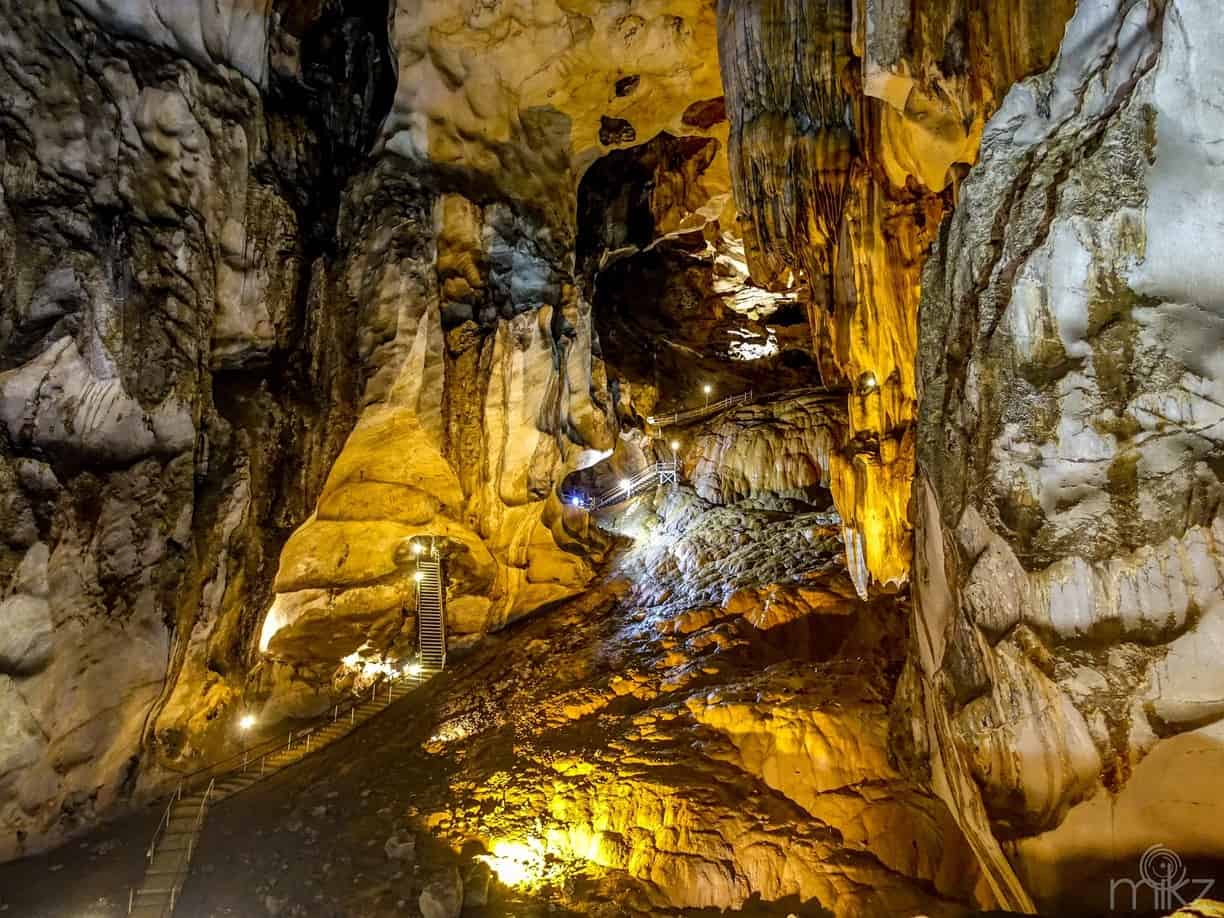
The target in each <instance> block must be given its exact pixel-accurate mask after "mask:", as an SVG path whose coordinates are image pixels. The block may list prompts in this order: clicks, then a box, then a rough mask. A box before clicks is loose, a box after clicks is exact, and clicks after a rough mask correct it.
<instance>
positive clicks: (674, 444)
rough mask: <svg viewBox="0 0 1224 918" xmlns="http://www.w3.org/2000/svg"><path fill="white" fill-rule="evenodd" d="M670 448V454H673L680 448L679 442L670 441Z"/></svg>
mask: <svg viewBox="0 0 1224 918" xmlns="http://www.w3.org/2000/svg"><path fill="white" fill-rule="evenodd" d="M671 448H672V452H673V453H674V452H675V451H676V450H678V449H679V448H680V441H679V440H672V441H671Z"/></svg>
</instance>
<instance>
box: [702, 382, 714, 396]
mask: <svg viewBox="0 0 1224 918" xmlns="http://www.w3.org/2000/svg"><path fill="white" fill-rule="evenodd" d="M701 391H702V392H704V393H705V394H706V395H709V394H710V393H711V392H713V391H714V389H713V387H711V386H710V384H709V383H706V384H705V385H704V386H702V387H701Z"/></svg>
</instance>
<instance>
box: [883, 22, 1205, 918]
mask: <svg viewBox="0 0 1224 918" xmlns="http://www.w3.org/2000/svg"><path fill="white" fill-rule="evenodd" d="M1217 13H1218V11H1217V10H1216V9H1215V8H1214V5H1213V4H1210V3H1205V2H1201V0H1170V2H1168V3H1159V4H1157V3H1128V2H1113V0H1095V2H1091V3H1080V5H1079V8H1078V10H1077V12H1076V15H1075V17H1074V19H1073V20H1072V22H1071V24H1070V25H1069V26H1068V30H1067V34H1066V37H1065V39H1064V41H1063V46H1062V50H1061V52H1060V57H1059V60H1058V61H1057V63H1056V64H1055V65H1054V66H1053V67H1052V68H1051V69H1050V71H1049V72H1047V73H1045V74H1043V75H1041V76H1039V77H1035V78H1033V79H1031V80H1028V81H1025V82H1024V83H1022V84H1020V85H1019V86H1017V87H1016V88H1015V89H1013V90H1012V92H1011V94H1010V95H1009V96H1008V98H1007V100H1006V102H1005V104H1004V105H1003V107H1002V108H1001V110H1000V111H999V112H998V114H997V115H996V116H995V117H994V119H993V120H992V121H991V122H990V123H989V125H988V126H987V128H986V132H985V135H984V137H983V140H982V153H981V163H980V164H979V165H978V166H977V167H976V168H975V169H974V170H973V172H972V173H971V174H970V176H969V178H968V180H967V181H966V182H965V184H964V186H963V187H962V189H961V200H960V204H959V206H958V208H957V210H956V212H955V214H954V216H953V218H952V220H951V223H950V225H949V226H948V227H947V228H946V231H945V233H944V234H943V237H942V240H941V244H940V246H939V247H938V249H937V251H936V252H935V254H934V256H933V257H932V258H931V260H930V261H929V263H928V266H927V272H926V276H925V278H924V281H925V283H924V292H923V302H922V313H921V321H920V328H921V331H922V340H921V342H920V356H919V365H920V372H921V377H922V383H923V400H922V404H921V408H920V411H919V419H920V420H919V423H920V438H919V452H918V456H919V459H918V469H919V477H918V483H917V485H916V488H915V491H916V506H917V508H918V526H919V534H918V546H917V557H918V564H917V569H918V570H919V572H920V573H919V576H918V577H917V578H916V579H917V582H918V583H919V587H918V590H917V600H918V602H917V618H918V621H917V629H916V633H917V635H918V644H917V647H916V650H917V653H916V655H915V659H914V661H913V663H912V665H913V666H914V667H915V670H916V675H917V678H916V679H915V680H914V681H913V682H912V683H910V685H911V687H912V688H913V689H914V690H913V691H912V692H909V693H903V695H902V697H901V699H899V701H900V703H901V704H902V705H903V706H906V707H908V709H909V710H911V711H913V712H915V713H916V714H918V720H917V721H916V722H923V723H925V727H924V729H923V731H922V732H923V733H924V735H923V736H922V737H921V738H920V740H919V746H920V747H922V748H925V749H928V750H929V752H930V755H929V761H928V762H926V763H924V767H931V768H932V769H933V771H934V775H935V781H936V784H937V786H940V785H942V786H943V787H944V793H945V796H946V797H947V798H948V799H950V800H953V799H954V800H957V801H958V803H959V806H954V807H953V809H954V810H955V811H957V812H958V813H960V814H961V816H962V821H963V822H964V824H965V825H966V827H967V828H968V829H969V831H970V832H971V833H975V834H976V835H977V836H978V837H979V844H980V848H981V850H982V852H984V857H985V859H986V861H987V862H988V863H993V864H994V866H995V869H994V871H992V874H993V875H992V881H993V883H994V886H995V890H996V892H997V893H998V894H999V895H1000V896H1001V898H1002V900H1003V901H1005V902H1009V903H1010V904H1011V905H1013V906H1021V905H1026V904H1028V903H1027V895H1026V894H1025V891H1024V889H1022V888H1021V886H1023V887H1024V888H1025V889H1027V890H1028V891H1029V892H1030V893H1031V894H1032V895H1033V896H1035V897H1036V898H1037V899H1038V900H1039V901H1040V902H1042V903H1046V904H1049V903H1056V902H1058V903H1065V902H1067V901H1069V900H1075V899H1077V898H1080V897H1085V898H1086V897H1090V896H1093V895H1096V896H1097V899H1096V901H1092V902H1091V904H1093V905H1094V906H1096V907H1100V906H1101V905H1102V904H1103V903H1102V901H1101V900H1100V896H1101V894H1102V893H1101V891H1102V890H1105V891H1107V889H1108V883H1107V881H1105V880H1102V881H1101V882H1100V883H1095V884H1094V883H1092V882H1088V880H1089V879H1090V877H1089V874H1088V873H1086V872H1085V871H1084V870H1083V869H1082V868H1076V869H1075V870H1074V871H1073V870H1072V868H1071V867H1070V866H1067V865H1068V864H1069V863H1070V861H1071V860H1072V859H1074V860H1075V862H1076V863H1077V864H1082V863H1084V862H1092V863H1096V864H1099V865H1101V874H1100V875H1101V876H1102V877H1108V876H1110V875H1126V871H1129V872H1131V873H1133V872H1134V868H1133V865H1134V864H1135V863H1136V862H1137V858H1138V856H1139V855H1140V854H1141V853H1142V852H1143V850H1144V849H1145V848H1147V847H1148V846H1149V845H1151V844H1153V843H1156V842H1160V843H1163V844H1165V845H1167V846H1168V847H1170V848H1172V849H1174V850H1176V851H1177V852H1178V853H1179V854H1180V855H1181V856H1182V857H1187V858H1188V857H1211V858H1219V857H1220V856H1221V855H1222V854H1224V829H1221V826H1224V822H1222V821H1221V819H1220V817H1221V816H1224V812H1221V811H1220V804H1219V801H1218V795H1217V794H1216V793H1215V790H1214V783H1213V782H1211V781H1208V780H1205V779H1204V775H1205V774H1206V770H1209V769H1218V768H1220V767H1221V766H1224V754H1222V753H1221V752H1220V751H1219V749H1220V746H1219V741H1220V738H1221V737H1222V736H1224V733H1222V730H1224V727H1222V726H1221V725H1220V723H1219V721H1220V718H1221V716H1224V710H1222V709H1221V706H1220V705H1219V704H1218V702H1217V699H1218V698H1219V697H1220V693H1219V689H1220V688H1221V687H1224V686H1221V680H1220V677H1219V676H1218V666H1217V661H1218V659H1219V650H1220V643H1219V642H1220V635H1221V622H1224V593H1222V592H1221V589H1220V584H1221V577H1222V576H1224V548H1222V546H1224V519H1222V518H1221V513H1220V510H1221V499H1222V498H1224V480H1222V478H1221V474H1220V469H1221V462H1222V461H1224V412H1222V410H1221V408H1220V405H1221V403H1222V402H1224V364H1222V363H1221V360H1220V355H1221V354H1222V353H1224V347H1222V342H1224V287H1222V286H1221V283H1220V275H1219V268H1218V266H1219V264H1220V263H1221V256H1222V255H1224V220H1222V219H1221V218H1220V208H1219V207H1217V206H1216V204H1217V203H1218V202H1217V201H1216V199H1217V198H1218V197H1219V189H1220V188H1221V187H1224V171H1222V167H1221V165H1220V163H1219V159H1218V157H1217V156H1216V154H1215V153H1214V152H1213V146H1212V145H1213V143H1214V141H1213V140H1212V139H1211V138H1218V136H1219V135H1220V132H1221V130H1224V121H1222V120H1221V116H1220V103H1221V102H1222V101H1224V69H1221V65H1220V63H1219V61H1218V56H1217V55H1216V54H1215V52H1214V50H1212V49H1214V48H1215V47H1217V46H1218V44H1219V42H1220V41H1221V40H1224V32H1221V27H1220V25H1219V20H1218V15H1217ZM967 654H969V655H976V657H977V663H976V665H975V666H974V667H972V668H971V669H968V670H967V669H965V668H964V667H962V666H961V665H960V664H959V662H958V661H960V660H963V659H964V658H965V657H966V655H967ZM970 674H972V677H971V675H970ZM971 678H972V679H975V680H979V681H980V684H978V685H971V684H969V683H968V682H967V681H966V680H969V679H971ZM922 712H925V713H922ZM1157 763H1159V764H1157ZM969 776H971V777H972V780H970V779H969ZM979 790H980V793H979ZM1156 812H1159V816H1158V817H1156V816H1155V813H1156ZM989 834H993V835H994V836H997V837H1004V838H1008V839H1014V840H1015V841H1013V842H1012V844H1011V845H1010V846H1009V851H1010V855H1011V856H1010V864H1009V863H1008V861H1007V860H1006V859H1004V858H1003V857H1002V855H1001V852H1000V851H999V849H997V848H996V847H994V843H993V841H992V840H990V839H988V838H987V837H986V836H987V835H989ZM1013 868H1014V870H1015V875H1013V874H1012V870H1013ZM1120 869H1121V870H1124V873H1123V874H1119V873H1118V871H1119V870H1120ZM1111 871H1112V873H1111ZM1017 877H1018V878H1019V880H1020V881H1021V882H1017ZM1081 904H1087V903H1086V902H1085V903H1081Z"/></svg>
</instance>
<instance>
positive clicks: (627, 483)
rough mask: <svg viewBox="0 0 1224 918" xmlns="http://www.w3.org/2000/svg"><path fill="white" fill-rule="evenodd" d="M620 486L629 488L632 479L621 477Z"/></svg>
mask: <svg viewBox="0 0 1224 918" xmlns="http://www.w3.org/2000/svg"><path fill="white" fill-rule="evenodd" d="M620 486H621V487H622V488H623V489H624V490H626V491H628V490H629V489H630V488H631V487H633V482H632V481H630V480H629V479H628V478H622V479H621V483H620Z"/></svg>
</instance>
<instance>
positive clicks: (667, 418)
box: [646, 389, 752, 427]
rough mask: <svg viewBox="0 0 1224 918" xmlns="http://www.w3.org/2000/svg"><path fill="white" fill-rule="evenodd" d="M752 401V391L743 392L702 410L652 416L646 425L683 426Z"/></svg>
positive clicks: (703, 407) (706, 406) (691, 409)
mask: <svg viewBox="0 0 1224 918" xmlns="http://www.w3.org/2000/svg"><path fill="white" fill-rule="evenodd" d="M750 401H752V390H751V389H749V390H748V391H747V392H741V393H740V394H739V395H728V396H727V397H726V398H721V399H719V400H718V401H716V402H709V403H708V404H706V405H703V406H702V407H700V408H690V409H688V410H687V411H673V412H672V413H671V414H660V415H653V414H652V415H650V416H649V417H647V418H646V423H647V424H649V425H650V426H651V427H671V426H673V425H675V424H683V423H684V422H685V421H695V420H697V419H698V418H704V417H708V416H709V415H711V414H717V413H718V412H720V411H725V410H726V409H728V408H734V407H735V406H736V405H746V404H747V403H748V402H750Z"/></svg>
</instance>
